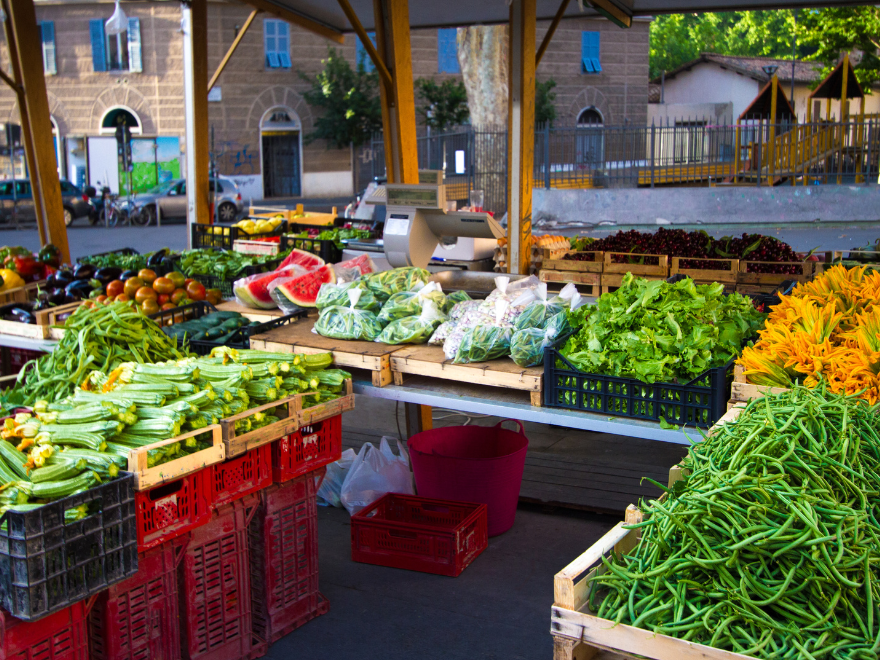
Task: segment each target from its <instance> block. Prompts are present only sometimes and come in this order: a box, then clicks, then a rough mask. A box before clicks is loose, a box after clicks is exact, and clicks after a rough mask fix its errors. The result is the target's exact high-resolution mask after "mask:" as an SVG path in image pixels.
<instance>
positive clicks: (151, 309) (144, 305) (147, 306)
mask: <svg viewBox="0 0 880 660" xmlns="http://www.w3.org/2000/svg"><path fill="white" fill-rule="evenodd" d="M141 310H142V311H143V312H144V314H155V313H156V312H158V311H159V303H157V302H156V299H155V298H147V299H146V300H144V301H143V302H141Z"/></svg>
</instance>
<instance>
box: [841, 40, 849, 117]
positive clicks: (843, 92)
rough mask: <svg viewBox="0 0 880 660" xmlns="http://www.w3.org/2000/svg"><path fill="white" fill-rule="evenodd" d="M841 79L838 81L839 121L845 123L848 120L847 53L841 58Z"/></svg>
mask: <svg viewBox="0 0 880 660" xmlns="http://www.w3.org/2000/svg"><path fill="white" fill-rule="evenodd" d="M842 69H843V77H842V79H841V81H840V121H841V122H846V121H847V119H849V99H848V98H847V97H846V96H847V94H846V92H847V89H846V88H847V83H848V82H849V53H847V54H846V55H844V56H843V67H842Z"/></svg>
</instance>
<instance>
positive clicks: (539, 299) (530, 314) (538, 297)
mask: <svg viewBox="0 0 880 660" xmlns="http://www.w3.org/2000/svg"><path fill="white" fill-rule="evenodd" d="M575 293H577V291H576V290H575ZM524 297H526V296H519V297H518V298H517V299H516V300H514V301H513V303H512V305H513V306H517V303H520V300H521V299H522V298H524ZM528 297H529V298H532V301H531V302H529V303H528V304H526V305H525V307H523V311H522V312H521V313H520V315H519V316H517V317H516V321H515V322H514V324H513V327H514V328H516V329H517V330H525V329H526V328H543V327H544V325H545V324H546V323H547V320H548V319H549V318H550V317H552V316H555V315H556V314H559V312H561V311H563V309H565V302H566V301H565V300H563V299H562V298H560V297H559V296H553V297H552V298H550V299H549V300H548V299H547V285H546V284H545V283H544V282H541V283H540V284H539V285H538V286H536V287H535V288H534V289H533V290H530V291H529V294H528Z"/></svg>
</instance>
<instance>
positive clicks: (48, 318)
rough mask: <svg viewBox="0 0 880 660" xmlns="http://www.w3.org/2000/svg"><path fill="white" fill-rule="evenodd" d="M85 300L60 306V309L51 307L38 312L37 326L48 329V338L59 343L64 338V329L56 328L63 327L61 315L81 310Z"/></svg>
mask: <svg viewBox="0 0 880 660" xmlns="http://www.w3.org/2000/svg"><path fill="white" fill-rule="evenodd" d="M84 302H85V301H84V300H77V301H76V302H72V303H68V304H66V305H59V306H58V307H51V308H49V309H44V310H41V311H39V312H37V325H42V326H45V327H46V336H47V337H48V338H49V339H54V340H55V341H58V340H59V339H61V338H62V337H63V336H64V332H65V330H64V328H62V327H55V326H63V325H64V322H63V321H60V322H59V321H58V317H59V316H60V315H61V314H68V313H73V312H75V311H76V310H77V309H79V307H80V305H82V304H83V303H84Z"/></svg>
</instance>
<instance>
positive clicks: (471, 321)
mask: <svg viewBox="0 0 880 660" xmlns="http://www.w3.org/2000/svg"><path fill="white" fill-rule="evenodd" d="M483 302H484V301H482V300H470V301H465V302H463V303H458V304H457V305H456V306H455V307H453V308H452V313H451V314H450V316H449V318H450V319H452V318H453V316H456V315H457V316H458V319H457V320H456V321H455V326H454V327H453V328H451V329H449V330H448V336H447V337H446V339H445V341H444V342H443V353H444V354H445V355H446V359H447V360H453V359H455V356H456V354H457V353H458V347H459V345H460V344H461V340H462V339H463V338H464V334H465V332H467V331H468V330H469V329H470V328H475V327H477V326H478V325H486V324H489V325H491V324H492V323H494V322H495V317H494V315H492V314H489V312H488V311H487V310H488V308H486V309H484V306H483ZM439 329H440V328H438V330H439Z"/></svg>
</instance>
